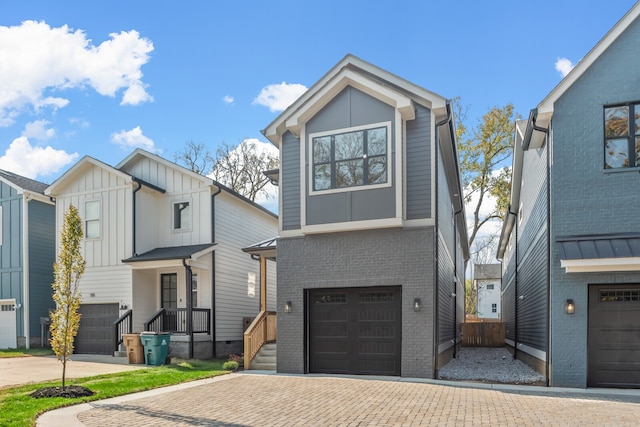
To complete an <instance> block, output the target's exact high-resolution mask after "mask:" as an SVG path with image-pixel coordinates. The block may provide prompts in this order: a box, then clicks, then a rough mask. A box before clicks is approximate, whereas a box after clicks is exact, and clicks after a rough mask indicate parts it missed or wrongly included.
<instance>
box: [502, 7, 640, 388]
mask: <svg viewBox="0 0 640 427" xmlns="http://www.w3.org/2000/svg"><path fill="white" fill-rule="evenodd" d="M639 16H640V4H636V5H635V6H634V7H633V8H632V9H631V10H630V11H629V12H628V13H627V14H626V15H625V16H624V17H623V18H622V19H621V20H620V21H619V22H618V23H617V24H616V25H615V26H614V27H613V28H612V29H611V30H610V31H609V33H607V35H606V36H605V37H604V38H603V39H602V40H601V41H600V42H599V43H598V44H597V45H596V46H595V47H594V48H593V49H592V50H591V51H590V52H589V53H588V54H587V55H586V56H585V57H584V58H583V59H582V60H581V61H580V62H579V63H578V64H577V65H576V67H575V68H574V69H573V70H572V71H571V72H570V73H569V74H568V75H567V76H566V77H565V78H564V79H563V80H562V81H561V82H560V83H559V84H558V86H557V87H556V88H555V89H553V90H552V91H551V92H550V93H549V94H548V95H547V96H546V97H545V98H544V99H543V100H542V102H540V104H538V106H537V107H536V108H534V109H533V110H532V111H531V113H530V115H529V118H528V120H524V121H521V122H519V123H517V124H516V130H515V146H514V162H513V185H512V192H511V206H510V208H509V211H508V212H507V216H506V219H505V223H504V227H503V230H502V235H501V240H500V246H499V253H498V258H500V259H502V260H503V304H504V305H503V319H504V320H505V321H506V322H507V343H508V344H509V345H510V346H512V348H513V350H514V353H515V355H516V356H517V357H518V358H519V359H522V360H524V361H526V362H527V363H529V364H530V365H531V366H533V367H535V368H536V369H538V370H539V371H540V372H541V373H544V374H546V376H547V378H548V382H549V385H551V386H560V387H621V388H640V365H639V364H638V361H640V226H639V225H638V212H640V199H638V194H639V193H640V175H639V172H640V49H639V48H638V47H639V46H640V20H639V18H638V17H639Z"/></svg>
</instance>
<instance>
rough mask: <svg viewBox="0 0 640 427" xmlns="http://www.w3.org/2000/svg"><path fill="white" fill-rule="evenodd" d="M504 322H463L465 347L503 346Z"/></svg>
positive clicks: (463, 342)
mask: <svg viewBox="0 0 640 427" xmlns="http://www.w3.org/2000/svg"><path fill="white" fill-rule="evenodd" d="M504 341H505V325H504V322H471V323H469V322H467V323H463V324H462V346H463V347H503V346H504Z"/></svg>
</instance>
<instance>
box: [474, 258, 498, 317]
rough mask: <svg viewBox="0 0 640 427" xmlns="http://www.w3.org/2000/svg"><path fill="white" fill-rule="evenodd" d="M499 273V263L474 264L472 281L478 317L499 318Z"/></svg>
mask: <svg viewBox="0 0 640 427" xmlns="http://www.w3.org/2000/svg"><path fill="white" fill-rule="evenodd" d="M501 274H502V272H501V269H500V264H474V268H473V281H474V282H475V289H476V297H477V300H476V302H477V315H478V318H480V319H499V318H500V299H501V293H502V287H501V278H500V276H501Z"/></svg>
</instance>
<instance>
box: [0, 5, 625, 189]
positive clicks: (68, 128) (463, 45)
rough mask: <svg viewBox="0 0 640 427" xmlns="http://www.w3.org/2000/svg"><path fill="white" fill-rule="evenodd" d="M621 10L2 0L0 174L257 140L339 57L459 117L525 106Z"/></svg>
mask: <svg viewBox="0 0 640 427" xmlns="http://www.w3.org/2000/svg"><path fill="white" fill-rule="evenodd" d="M633 4H634V1H632V0H610V1H608V2H604V1H600V2H582V1H563V0H555V1H546V0H542V1H537V2H534V3H531V2H514V1H513V0H511V1H506V0H500V1H488V2H478V1H453V0H452V1H448V2H429V1H395V2H390V1H389V2H382V1H380V2H372V1H349V0H342V1H316V2H307V1H299V0H298V1H276V0H272V1H250V0H248V1H243V2H233V1H230V2H217V1H185V2H169V1H144V2H143V1H134V0H128V1H119V0H110V1H108V2H107V1H99V2H98V1H95V2H94V1H55V2H53V1H50V0H47V1H31V0H21V1H15V0H11V1H8V0H0V168H2V169H8V170H11V171H13V172H15V173H18V174H21V175H25V176H29V177H31V178H35V179H38V180H40V181H43V182H46V183H50V182H52V181H53V180H55V179H56V178H57V177H58V176H59V175H60V174H61V173H63V172H64V171H65V170H67V169H68V168H69V167H71V166H72V165H73V163H75V162H76V161H77V160H79V159H80V158H81V157H82V156H84V155H89V156H92V157H95V158H97V159H99V160H101V161H103V162H105V163H107V164H111V165H115V164H117V163H118V162H119V161H120V160H122V159H123V158H124V157H126V156H127V154H128V153H130V152H131V151H132V150H133V149H134V148H135V147H142V148H145V149H147V150H150V151H153V152H156V153H158V154H160V155H161V156H163V157H165V158H167V159H173V155H174V153H176V152H177V151H179V150H180V148H181V147H182V146H183V145H184V143H185V142H187V141H194V142H202V143H205V144H206V145H208V146H209V147H210V149H211V151H212V152H214V151H215V148H216V147H217V145H218V144H220V143H222V142H226V143H227V144H232V145H235V144H238V143H239V142H241V141H242V140H243V139H245V138H256V139H259V140H261V141H266V139H265V138H264V137H263V136H262V135H261V134H260V130H261V129H263V128H265V127H266V126H267V125H268V124H269V123H270V122H271V121H272V120H273V119H274V118H275V117H276V116H277V115H278V113H279V112H280V111H281V110H282V109H283V108H284V107H286V105H287V103H288V102H291V101H292V100H293V99H294V98H295V96H297V95H299V94H300V93H301V91H302V90H304V89H305V88H306V87H309V86H311V85H312V84H313V83H315V82H316V81H317V80H318V79H319V78H320V77H322V75H324V74H325V73H326V72H327V71H328V70H329V69H330V68H331V67H333V66H334V65H335V64H336V63H337V62H338V61H339V60H340V59H342V58H343V57H344V56H345V55H346V54H347V53H352V54H354V55H356V56H359V57H360V58H362V59H364V60H366V61H368V62H370V63H373V64H375V65H377V66H379V67H381V68H384V69H386V70H388V71H390V72H392V73H394V74H397V75H398V76H400V77H403V78H405V79H407V80H409V81H411V82H413V83H415V84H418V85H420V86H423V87H424V88H426V89H428V90H431V91H433V92H436V93H438V94H440V95H442V96H444V97H447V98H452V97H456V96H459V97H461V99H462V102H463V104H466V105H469V106H471V110H470V113H469V117H468V122H467V124H468V125H473V124H474V123H475V122H476V121H477V120H478V119H479V118H480V116H481V115H482V114H483V113H484V112H486V111H487V110H488V109H489V108H490V107H492V106H494V105H500V106H502V105H504V104H506V103H509V102H511V103H513V104H514V105H515V107H516V110H517V111H518V112H519V113H520V114H521V115H523V116H526V115H527V114H528V111H529V110H530V109H531V108H533V107H535V106H536V105H537V104H538V102H540V101H541V100H542V99H543V98H544V96H545V95H546V94H547V93H548V92H549V91H550V90H551V89H553V87H554V86H555V85H556V84H557V83H559V81H560V80H561V78H562V75H561V73H560V72H559V71H558V70H557V69H556V64H558V61H559V60H561V59H563V58H564V59H565V60H566V61H565V65H568V64H569V65H568V66H570V63H574V64H575V63H576V62H577V61H579V60H580V59H581V58H582V57H583V56H584V55H586V53H587V52H588V51H589V50H590V49H591V48H592V47H593V46H594V45H595V44H596V43H597V42H598V41H599V40H600V39H601V38H602V37H603V36H604V35H605V34H606V32H607V31H608V30H609V29H610V28H611V27H612V26H613V25H614V24H615V23H616V22H617V21H618V20H619V19H620V18H622V16H623V15H624V14H625V13H626V12H627V11H628V10H629V9H630V8H631V7H632V6H633ZM28 21H32V22H28ZM560 63H562V62H560ZM261 94H262V97H261Z"/></svg>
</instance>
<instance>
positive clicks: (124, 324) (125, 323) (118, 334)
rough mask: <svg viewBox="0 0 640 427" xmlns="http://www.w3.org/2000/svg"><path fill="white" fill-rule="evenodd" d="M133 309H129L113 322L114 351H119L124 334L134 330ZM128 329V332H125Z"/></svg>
mask: <svg viewBox="0 0 640 427" xmlns="http://www.w3.org/2000/svg"><path fill="white" fill-rule="evenodd" d="M132 320H133V310H131V309H129V310H127V311H126V312H125V313H124V314H123V315H122V316H120V318H118V319H117V320H116V321H115V322H113V330H114V335H113V337H114V341H115V342H114V344H115V346H114V351H118V347H119V346H120V344H122V343H123V342H124V339H123V338H122V336H123V335H124V334H130V333H131V332H132V331H133V321H132ZM125 331H126V332H125Z"/></svg>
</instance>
